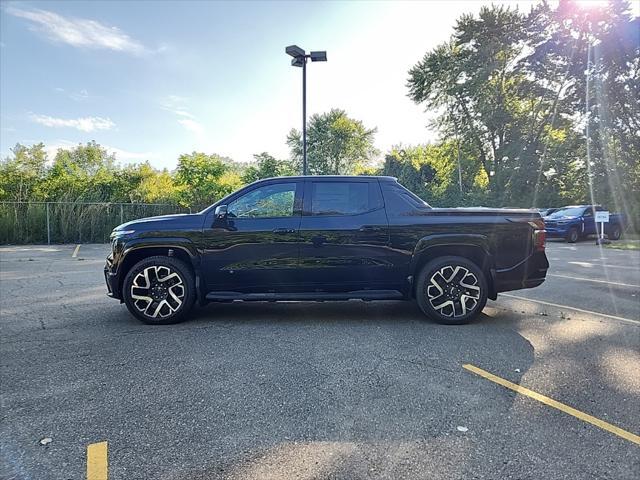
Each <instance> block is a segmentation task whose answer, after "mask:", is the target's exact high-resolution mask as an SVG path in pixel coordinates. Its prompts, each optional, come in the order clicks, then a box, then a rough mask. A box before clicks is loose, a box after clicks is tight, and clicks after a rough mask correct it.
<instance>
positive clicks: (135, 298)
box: [122, 256, 196, 325]
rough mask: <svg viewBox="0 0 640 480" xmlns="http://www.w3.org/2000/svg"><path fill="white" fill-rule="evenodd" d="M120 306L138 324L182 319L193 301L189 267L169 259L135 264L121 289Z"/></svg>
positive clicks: (158, 258) (159, 258)
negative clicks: (122, 300) (124, 307)
mask: <svg viewBox="0 0 640 480" xmlns="http://www.w3.org/2000/svg"><path fill="white" fill-rule="evenodd" d="M122 295H123V299H124V303H125V304H126V305H127V308H128V309H129V311H130V312H131V313H132V314H133V315H134V316H135V317H136V318H138V319H139V320H142V321H143V322H144V323H148V324H150V325H167V324H170V323H177V322H180V321H182V320H184V319H185V318H186V316H187V315H188V314H189V311H190V310H191V308H192V307H193V303H194V301H195V298H196V291H195V281H194V278H193V274H192V273H191V270H190V269H189V267H188V266H187V265H186V264H185V263H184V262H182V261H180V260H178V259H177V258H173V257H164V256H156V257H149V258H145V259H143V260H141V261H139V262H138V263H136V264H135V265H134V266H133V267H132V268H131V270H129V272H128V273H127V276H126V277H125V279H124V282H123V285H122Z"/></svg>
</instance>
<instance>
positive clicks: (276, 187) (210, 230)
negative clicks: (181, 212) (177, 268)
mask: <svg viewBox="0 0 640 480" xmlns="http://www.w3.org/2000/svg"><path fill="white" fill-rule="evenodd" d="M302 188H303V182H302V181H300V180H295V179H292V180H290V181H288V180H287V181H282V180H280V181H278V180H273V181H270V182H267V183H262V184H259V185H257V186H256V187H254V188H252V189H249V190H247V191H244V192H241V193H240V194H238V195H237V196H236V197H235V198H232V199H230V200H229V203H228V205H227V211H228V214H227V217H226V218H224V219H223V220H214V219H213V216H212V217H211V219H208V220H207V222H208V223H209V225H205V228H204V231H203V251H204V258H203V269H204V272H205V278H206V284H207V290H208V291H221V290H222V291H236V292H252V293H253V292H272V291H291V288H292V286H295V285H297V284H298V282H299V278H298V277H297V275H298V268H297V267H298V252H299V246H300V243H299V235H298V228H299V226H300V218H301V205H302Z"/></svg>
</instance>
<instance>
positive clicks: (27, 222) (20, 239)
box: [0, 202, 191, 245]
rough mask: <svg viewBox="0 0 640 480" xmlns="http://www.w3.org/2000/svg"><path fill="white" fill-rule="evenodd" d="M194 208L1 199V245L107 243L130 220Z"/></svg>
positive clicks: (150, 204) (142, 204) (162, 204)
mask: <svg viewBox="0 0 640 480" xmlns="http://www.w3.org/2000/svg"><path fill="white" fill-rule="evenodd" d="M171 213H191V209H189V208H184V207H180V206H178V205H172V204H164V203H97V202H87V203H84V202H0V244H5V245H7V244H10V245H15V244H26V243H47V244H52V243H105V242H108V241H109V234H110V233H111V231H112V230H113V228H114V227H116V226H118V225H120V224H121V223H125V222H128V221H130V220H136V219H138V218H143V217H153V216H155V215H168V214H171Z"/></svg>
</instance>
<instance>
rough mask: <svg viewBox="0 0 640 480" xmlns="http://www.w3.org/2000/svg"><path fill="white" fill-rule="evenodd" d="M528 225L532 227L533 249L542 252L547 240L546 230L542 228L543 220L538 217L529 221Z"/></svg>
mask: <svg viewBox="0 0 640 480" xmlns="http://www.w3.org/2000/svg"><path fill="white" fill-rule="evenodd" d="M529 225H531V227H532V228H533V249H534V250H535V251H536V252H544V244H545V242H546V240H547V231H546V230H545V229H544V220H543V219H541V218H538V219H536V220H533V221H530V222H529Z"/></svg>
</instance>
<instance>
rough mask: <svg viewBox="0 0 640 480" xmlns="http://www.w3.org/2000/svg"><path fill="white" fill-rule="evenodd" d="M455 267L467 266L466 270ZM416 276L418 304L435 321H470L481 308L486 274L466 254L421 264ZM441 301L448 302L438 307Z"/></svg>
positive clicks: (453, 322)
mask: <svg viewBox="0 0 640 480" xmlns="http://www.w3.org/2000/svg"><path fill="white" fill-rule="evenodd" d="M457 267H461V268H462V269H464V270H466V273H465V272H464V271H461V270H460V269H457ZM449 273H451V275H449ZM460 275H464V276H462V277H460ZM469 275H471V277H469ZM417 280H418V282H417V284H416V300H417V301H418V305H419V306H420V309H421V310H422V311H423V312H424V314H425V315H427V316H428V317H429V318H431V319H433V320H435V321H436V322H438V323H443V324H446V325H462V324H465V323H469V322H470V321H472V320H473V319H475V318H476V317H477V316H478V315H479V314H480V312H482V309H483V308H484V306H485V305H486V303H487V294H488V286H487V279H486V277H485V274H484V272H483V271H482V270H481V269H480V268H479V267H478V266H477V265H476V264H475V263H473V262H471V261H469V260H467V259H466V258H462V257H453V256H451V257H439V258H436V259H434V260H432V261H431V262H429V263H427V264H426V265H425V266H424V268H423V269H422V270H421V271H420V273H419V274H418V279H417ZM475 287H477V289H476V288H475ZM440 302H442V303H440ZM443 304H449V305H445V306H444V307H441V305H443ZM436 307H439V308H436ZM469 307H471V308H469Z"/></svg>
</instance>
